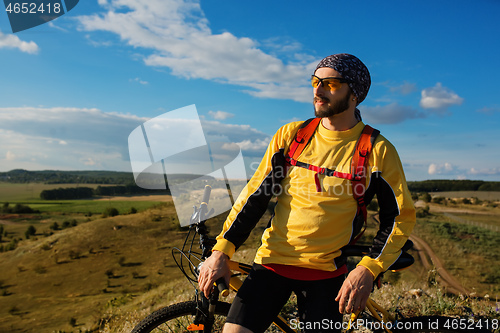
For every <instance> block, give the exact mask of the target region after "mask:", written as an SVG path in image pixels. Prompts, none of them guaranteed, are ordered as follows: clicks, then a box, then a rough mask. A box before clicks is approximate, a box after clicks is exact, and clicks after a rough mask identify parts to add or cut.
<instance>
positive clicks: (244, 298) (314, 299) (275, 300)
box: [227, 264, 345, 333]
mask: <svg viewBox="0 0 500 333" xmlns="http://www.w3.org/2000/svg"><path fill="white" fill-rule="evenodd" d="M344 278H345V276H344V275H341V276H339V277H335V278H331V279H325V280H317V281H302V280H294V279H289V278H286V277H283V276H281V275H278V274H276V273H275V272H273V271H271V270H269V269H267V268H265V267H263V266H262V265H258V264H254V265H253V268H252V271H251V272H250V274H249V275H248V277H247V278H246V280H245V281H244V282H243V285H242V286H241V288H240V289H239V290H238V293H237V294H236V297H235V299H234V301H233V304H232V305H231V309H230V310H229V314H228V316H227V322H228V323H233V324H238V325H241V326H243V327H245V328H248V329H249V330H251V331H252V332H254V333H258V332H264V331H265V330H266V329H267V328H268V327H269V326H270V325H271V323H272V322H273V321H274V319H275V318H276V316H277V315H278V314H279V313H280V310H281V308H282V307H283V305H285V304H286V302H287V301H288V299H289V298H290V295H291V293H292V292H294V293H295V295H297V304H298V310H299V318H298V319H299V320H300V324H299V320H297V321H296V322H295V321H294V322H290V323H288V324H289V325H291V326H292V328H294V327H293V326H295V327H296V328H303V331H306V332H322V331H328V332H334V331H335V330H332V329H333V328H335V327H341V326H342V325H341V323H342V317H343V315H342V314H341V313H340V312H339V305H338V302H335V297H337V294H338V292H339V290H340V287H341V286H342V283H343V281H344ZM334 323H340V325H335V324H334ZM299 325H300V326H299ZM339 331H340V330H339Z"/></svg>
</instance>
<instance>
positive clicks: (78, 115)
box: [0, 0, 500, 181]
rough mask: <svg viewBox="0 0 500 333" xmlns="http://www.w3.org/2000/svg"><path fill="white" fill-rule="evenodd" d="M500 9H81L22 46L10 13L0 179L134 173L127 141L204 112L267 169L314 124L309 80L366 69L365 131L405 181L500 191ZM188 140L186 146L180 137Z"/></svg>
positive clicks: (425, 5)
mask: <svg viewBox="0 0 500 333" xmlns="http://www.w3.org/2000/svg"><path fill="white" fill-rule="evenodd" d="M499 14H500V2H499V1H497V0H477V1H462V0H449V1H446V0H445V1H377V2H375V1H368V0H367V1H349V2H348V1H328V2H327V1H324V2H313V1H308V2H306V1H290V0H289V1H280V0H273V1H260V0H257V1H246V2H243V1H228V0H226V1H223V0H210V1H182V0H149V1H139V0H98V1H97V0H82V1H80V3H79V4H78V5H77V6H76V7H75V8H74V9H73V10H71V11H70V12H69V13H67V14H66V15H64V16H62V17H60V18H58V19H56V20H54V21H52V22H50V23H48V24H44V25H41V26H38V27H35V28H32V29H29V30H25V31H22V32H19V33H16V34H13V33H12V30H11V28H10V25H9V22H8V18H7V15H6V13H5V12H4V11H2V12H1V13H0V61H1V67H0V68H1V70H0V73H1V77H0V171H8V170H11V169H15V168H24V169H28V170H45V169H58V170H120V171H123V170H125V171H128V170H130V161H129V155H128V149H127V138H128V135H129V134H130V133H131V132H132V130H133V129H134V128H136V127H137V126H139V125H140V124H141V123H143V122H145V121H147V120H148V119H151V118H154V117H156V116H159V115H161V114H163V113H165V112H167V111H171V110H174V109H178V108H181V107H184V106H187V105H191V104H195V105H196V107H197V110H198V112H199V114H200V116H201V117H202V119H203V128H204V130H205V134H206V135H207V138H208V139H209V140H210V138H211V137H212V138H214V137H224V138H225V139H226V140H228V141H231V142H235V143H237V144H239V146H240V147H241V149H242V152H243V155H244V156H245V158H246V159H247V161H251V160H258V159H259V157H261V156H262V155H263V153H264V151H265V148H266V146H267V143H268V142H269V139H270V137H271V136H272V135H273V134H274V132H275V131H276V130H277V129H278V128H279V127H280V126H282V125H284V124H285V123H287V122H289V121H294V120H305V119H307V118H310V117H311V116H312V115H313V108H312V88H311V87H310V84H309V77H310V75H311V74H312V71H313V70H314V68H315V66H316V64H317V62H318V61H319V60H320V59H321V58H323V57H325V56H327V55H330V54H333V53H343V52H345V53H351V54H354V55H356V56H358V57H359V58H360V59H361V60H362V61H363V62H364V63H365V64H366V65H367V67H368V68H369V69H370V72H371V76H372V87H371V90H370V92H369V94H368V97H367V99H366V100H365V101H364V102H363V103H362V104H361V105H360V107H359V108H360V109H361V112H362V115H363V119H364V121H365V122H367V123H369V124H371V125H373V126H374V127H376V128H378V129H379V130H381V132H382V134H383V135H384V136H385V137H386V138H388V139H389V140H390V141H391V142H392V143H393V144H394V145H395V146H396V148H397V150H398V152H399V154H400V157H401V160H402V162H403V165H404V168H405V172H406V176H407V179H408V180H424V179H482V180H496V181H498V180H500V154H499V153H498V152H497V149H498V148H497V147H498V144H499V142H500V140H499V139H498V135H497V133H498V128H499V125H500V101H499V99H498V98H499V94H500V89H499V88H500V83H499V81H498V78H499V77H500V66H499V65H498V55H499V54H500V46H499V43H498V41H497V39H498V36H499V33H500V22H499V20H498V17H499ZM176 139H178V140H182V138H176Z"/></svg>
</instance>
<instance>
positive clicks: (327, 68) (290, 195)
mask: <svg viewBox="0 0 500 333" xmlns="http://www.w3.org/2000/svg"><path fill="white" fill-rule="evenodd" d="M312 84H313V87H314V89H313V93H314V111H315V116H316V117H317V118H321V120H320V123H319V125H318V127H317V128H316V130H315V133H314V135H313V137H312V139H311V141H310V142H309V144H308V145H307V146H306V147H305V148H304V150H303V151H302V153H301V155H300V157H299V160H300V161H301V162H303V163H307V164H310V165H315V166H320V167H327V168H330V169H335V170H337V171H339V172H343V173H350V165H351V159H352V156H353V152H354V149H355V146H356V142H357V140H358V138H359V137H360V135H361V132H362V130H363V128H364V124H363V123H362V122H361V117H360V114H359V110H358V109H357V108H356V107H357V105H359V103H361V102H362V101H363V100H364V99H365V97H366V95H367V93H368V90H369V87H370V84H371V79H370V74H369V72H368V69H367V68H366V66H365V65H364V64H363V63H362V62H361V61H360V60H359V59H358V58H356V57H355V56H353V55H349V54H336V55H331V56H329V57H326V58H324V59H323V60H321V62H320V63H319V64H318V66H317V68H316V70H315V72H314V75H313V76H312ZM301 124H302V122H294V123H290V124H287V125H285V126H283V127H282V128H280V129H279V130H278V132H277V133H276V134H275V135H274V137H273V139H272V141H271V143H270V144H269V147H268V150H267V152H266V154H265V156H264V158H263V159H262V162H261V164H260V165H259V168H258V169H257V171H256V172H255V174H254V176H253V177H252V179H251V180H250V181H249V183H248V184H247V186H246V187H245V189H244V190H243V191H242V193H241V194H240V196H239V198H238V200H237V201H236V202H235V204H234V206H233V209H232V210H231V212H230V213H229V216H228V218H227V220H226V222H225V223H224V227H223V231H222V232H221V234H220V235H219V236H218V237H217V244H216V245H215V247H214V249H213V253H212V255H211V256H210V257H209V258H208V259H207V260H206V262H205V264H204V265H203V266H202V268H201V272H200V277H199V279H198V281H199V285H200V289H201V291H202V292H204V293H205V295H208V294H209V293H210V291H211V290H212V288H213V282H214V281H215V280H217V279H218V278H220V277H224V278H225V279H226V280H227V281H228V280H229V276H230V273H229V269H228V265H227V260H228V259H229V258H230V257H231V256H232V255H233V254H234V252H235V250H236V249H237V248H238V247H239V246H240V245H241V244H242V243H243V242H244V241H245V240H246V238H247V237H248V235H249V233H250V231H251V230H252V229H253V227H254V226H255V224H256V223H257V222H258V220H259V219H260V217H261V216H262V214H263V213H264V212H265V210H266V209H267V205H268V202H269V200H270V199H271V197H272V191H271V188H272V186H273V184H272V183H273V177H272V176H273V167H274V169H276V161H277V160H280V158H279V157H280V156H281V157H282V156H283V152H286V151H288V148H289V146H290V144H291V142H292V140H293V139H294V137H295V134H296V132H297V130H298V128H299V127H300V125H301ZM281 160H283V158H281ZM368 166H369V167H368V170H367V183H366V184H367V188H366V192H365V198H367V200H368V201H369V200H370V199H371V198H372V197H373V196H374V195H375V194H376V195H377V199H378V203H379V207H380V215H379V216H380V229H379V231H378V233H377V236H376V237H375V239H374V240H373V244H372V247H371V252H370V253H369V254H368V255H367V256H365V257H363V258H362V260H361V261H360V263H359V264H358V265H357V267H356V268H355V269H353V270H352V271H351V272H350V273H349V274H348V275H347V277H346V278H345V279H344V276H345V274H346V272H347V269H346V267H345V263H343V262H342V260H341V259H342V257H341V256H340V255H341V251H340V248H341V247H342V246H344V245H347V244H348V243H349V242H350V241H351V240H352V238H353V236H355V235H353V233H354V231H353V230H354V221H355V216H356V211H357V202H356V200H355V199H354V198H353V194H352V188H351V184H350V181H349V180H347V179H342V178H336V177H325V176H323V175H318V174H316V173H315V172H314V171H311V170H308V169H304V168H300V167H297V166H292V167H290V169H289V170H288V172H287V173H286V177H284V179H283V180H282V181H281V189H283V191H281V193H279V195H278V201H277V205H276V206H275V210H274V216H273V218H272V219H271V221H270V222H269V225H268V227H267V229H266V230H265V231H264V233H263V236H262V245H261V246H260V248H259V249H258V251H257V254H256V257H255V263H254V266H253V270H252V272H251V273H250V274H249V276H248V278H247V279H246V280H245V282H244V284H243V286H242V287H241V289H240V290H239V291H238V293H237V295H236V298H235V300H234V302H233V305H232V306H231V310H230V312H229V314H228V318H227V322H226V325H225V326H224V331H225V332H262V331H264V330H265V329H266V328H267V327H268V326H269V325H270V324H271V323H272V321H273V319H274V318H275V317H276V315H277V314H278V313H279V311H280V309H281V307H282V306H283V305H284V304H285V303H286V301H287V300H288V298H289V296H290V294H291V292H294V293H295V294H296V295H297V302H298V307H299V316H300V321H301V322H302V323H304V324H305V325H304V327H314V328H315V329H314V330H313V331H320V330H321V329H322V328H325V327H322V326H321V323H325V322H341V321H342V314H343V313H344V312H346V313H351V312H354V311H356V310H359V309H362V308H364V307H365V305H366V301H367V299H368V296H369V294H370V292H371V290H372V287H373V281H374V279H375V278H376V276H378V275H379V274H380V273H381V272H383V271H385V270H386V269H387V268H388V267H389V266H390V265H391V264H392V263H393V262H394V261H395V260H396V259H397V258H398V256H399V255H400V254H401V247H402V246H403V244H404V243H405V242H406V240H407V238H408V235H409V233H410V232H411V230H412V229H413V226H414V224H415V209H414V206H413V201H412V199H411V195H410V193H409V191H408V188H407V186H406V181H405V177H404V173H403V169H402V166H401V162H400V160H399V157H398V154H397V152H396V150H395V148H394V147H393V146H392V145H391V144H390V143H389V142H388V141H387V140H386V139H385V138H384V137H383V136H382V135H379V136H378V137H377V139H376V141H375V143H374V145H373V150H372V152H371V154H370V157H369V161H368ZM274 171H275V172H276V170H274ZM325 300H329V301H326V302H325ZM318 324H320V325H318ZM328 328H332V327H331V326H330V327H328Z"/></svg>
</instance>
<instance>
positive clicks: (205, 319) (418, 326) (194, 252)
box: [132, 185, 498, 333]
mask: <svg viewBox="0 0 500 333" xmlns="http://www.w3.org/2000/svg"><path fill="white" fill-rule="evenodd" d="M210 192H211V188H210V186H208V185H207V186H206V187H205V191H204V194H203V199H202V202H201V204H200V206H199V207H196V206H194V207H193V208H194V212H193V214H192V216H191V224H190V227H189V230H188V232H187V235H186V238H185V240H184V244H183V246H182V247H181V248H173V249H172V256H173V257H174V260H175V262H176V264H177V266H178V267H179V269H180V270H181V271H182V273H183V274H184V275H185V277H186V278H187V279H188V281H189V282H190V283H191V284H192V285H193V287H194V289H195V295H194V299H193V300H191V301H186V302H181V303H177V304H173V305H170V306H167V307H164V308H161V309H159V310H157V311H155V312H153V313H151V314H150V315H148V316H147V317H146V318H144V319H143V320H142V321H141V322H140V323H139V324H137V325H136V326H135V328H134V329H133V330H132V333H149V332H192V331H198V332H204V333H207V332H220V331H222V326H223V325H224V321H225V317H226V316H227V313H228V311H229V307H230V305H231V304H230V303H228V302H225V301H221V300H219V297H220V296H221V295H222V296H224V297H225V296H227V295H228V294H229V289H231V290H233V291H238V289H239V288H240V287H241V285H242V284H243V281H242V279H241V278H243V277H245V276H246V275H248V273H249V272H250V270H251V268H252V266H251V265H248V264H245V263H241V262H237V261H233V260H231V261H230V262H229V268H230V270H231V271H232V272H233V274H232V276H231V279H230V284H229V288H228V287H227V286H226V285H225V282H224V280H223V279H222V278H221V279H219V280H218V281H217V282H216V285H217V288H214V291H213V292H212V294H211V295H210V298H209V299H207V298H206V297H205V295H203V293H201V292H200V291H199V290H198V289H197V287H196V283H197V281H198V272H199V268H200V267H201V265H202V264H203V261H204V260H205V259H206V258H208V256H209V255H210V253H211V250H212V247H213V246H214V245H215V243H216V241H215V238H211V237H209V236H208V230H207V227H206V226H205V220H207V219H208V218H209V217H210V215H211V214H213V209H212V210H211V211H208V202H209V196H210ZM197 235H199V247H196V246H195V244H196V239H197ZM412 246H413V243H412V242H411V241H410V240H408V241H407V243H406V244H405V246H404V247H403V249H402V250H403V251H402V255H401V256H400V257H399V259H398V260H397V261H396V262H395V263H394V264H393V265H391V267H389V269H388V270H392V271H398V270H402V269H405V268H407V267H409V266H410V265H412V264H413V262H414V258H413V257H412V256H411V255H410V254H409V253H407V251H408V250H409V249H411V248H412ZM368 251H369V246H362V245H347V246H345V247H343V248H342V254H343V255H345V256H346V257H362V256H364V255H365V254H367V253H368ZM380 278H381V276H379V277H377V279H376V281H375V283H374V285H375V284H376V282H378V281H380ZM364 313H365V314H367V315H368V317H369V318H370V319H371V320H372V323H373V324H372V328H373V327H374V328H375V329H374V331H375V332H387V333H397V332H406V333H416V332H491V331H490V330H487V329H483V327H478V326H477V324H476V322H474V321H472V322H470V321H469V320H467V321H465V322H463V321H462V319H458V318H452V317H443V316H422V317H410V318H404V317H403V316H402V314H401V313H400V312H399V311H398V310H396V314H395V315H392V314H390V313H389V312H388V311H387V310H386V309H384V308H383V307H382V306H380V305H379V304H377V303H376V302H375V301H374V300H373V299H371V298H369V299H368V302H367V305H366V308H365V310H364ZM360 315H361V313H360V312H357V313H353V314H351V315H350V319H349V321H348V322H346V323H342V327H341V329H343V331H345V332H353V331H354V330H355V329H356V328H357V326H358V325H357V324H358V322H359V321H360V319H359V318H360ZM364 322H365V321H364ZM376 323H378V324H376ZM273 324H274V325H272V326H271V328H269V329H268V331H270V332H272V331H282V332H285V333H297V332H300V331H301V328H303V327H301V326H300V325H299V323H298V322H293V323H292V321H289V322H287V320H286V319H285V318H284V317H283V316H281V315H278V317H277V318H276V319H275V321H274V322H273ZM327 324H328V323H327ZM464 324H465V327H463V325H464ZM474 325H475V326H474ZM497 326H498V323H497ZM322 328H327V327H322ZM332 328H338V327H332Z"/></svg>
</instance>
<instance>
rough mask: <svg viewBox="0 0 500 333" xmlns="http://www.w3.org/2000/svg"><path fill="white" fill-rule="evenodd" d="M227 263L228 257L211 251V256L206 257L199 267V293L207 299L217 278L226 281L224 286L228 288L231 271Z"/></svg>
mask: <svg viewBox="0 0 500 333" xmlns="http://www.w3.org/2000/svg"><path fill="white" fill-rule="evenodd" d="M228 261H229V257H228V256H227V255H226V254H224V253H223V252H220V251H213V252H212V255H211V256H210V257H208V258H207V260H205V262H204V263H203V265H202V266H201V269H200V275H199V276H198V284H199V286H200V290H201V292H202V293H204V294H205V296H206V297H207V298H208V296H209V295H210V293H211V292H212V289H213V288H214V282H215V281H217V280H218V279H219V278H221V277H223V278H224V280H226V284H227V285H228V286H229V279H230V277H231V271H230V270H229V263H228Z"/></svg>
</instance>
